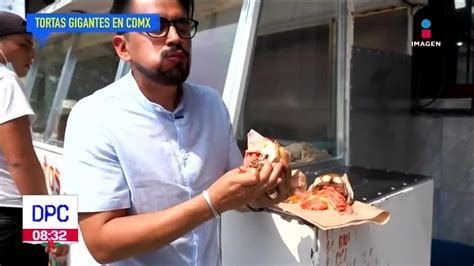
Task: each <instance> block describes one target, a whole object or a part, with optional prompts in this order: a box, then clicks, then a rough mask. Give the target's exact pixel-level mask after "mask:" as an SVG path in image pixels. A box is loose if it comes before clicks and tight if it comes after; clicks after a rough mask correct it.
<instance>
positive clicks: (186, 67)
mask: <svg viewBox="0 0 474 266" xmlns="http://www.w3.org/2000/svg"><path fill="white" fill-rule="evenodd" d="M177 50H181V51H182V52H183V53H184V54H185V56H186V63H184V62H178V63H176V64H175V65H174V67H173V68H171V69H169V70H165V69H164V66H163V64H162V63H160V64H159V65H158V66H157V67H156V68H146V67H145V66H143V65H140V64H139V63H134V65H135V68H136V69H137V71H138V72H140V74H142V75H143V76H145V77H147V78H148V79H150V80H152V81H154V82H156V83H158V84H161V85H165V86H178V85H181V84H182V83H183V82H184V81H186V79H187V78H188V76H189V72H190V63H189V62H190V61H189V53H188V52H186V50H184V49H183V47H182V46H180V45H173V46H171V48H170V49H169V50H167V51H163V52H162V53H161V62H163V61H165V60H166V58H168V57H169V54H170V53H171V52H174V51H177Z"/></svg>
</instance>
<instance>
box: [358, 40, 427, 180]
mask: <svg viewBox="0 0 474 266" xmlns="http://www.w3.org/2000/svg"><path fill="white" fill-rule="evenodd" d="M352 57H353V58H352V67H351V69H352V72H351V77H352V78H351V84H352V87H351V118H350V120H351V127H350V139H351V140H350V143H351V145H350V154H351V155H350V158H351V159H350V162H349V164H350V165H362V166H366V167H370V168H378V169H391V170H398V171H402V172H405V171H408V169H409V165H410V164H411V162H412V160H415V159H416V156H417V154H416V153H415V152H413V150H414V149H413V148H414V147H413V145H417V144H416V141H413V140H412V136H413V134H414V132H416V131H417V130H422V131H423V128H421V127H417V126H416V125H415V124H413V121H412V117H411V114H410V104H411V97H410V95H411V89H410V85H411V58H410V57H409V56H407V55H401V54H394V53H387V52H383V51H379V50H374V49H367V48H362V47H354V50H353V54H352ZM420 137H421V136H420ZM418 141H421V139H418Z"/></svg>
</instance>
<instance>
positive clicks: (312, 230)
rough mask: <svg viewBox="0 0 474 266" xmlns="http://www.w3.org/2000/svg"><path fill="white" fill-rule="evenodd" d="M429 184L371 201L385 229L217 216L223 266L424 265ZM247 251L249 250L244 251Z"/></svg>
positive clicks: (276, 216)
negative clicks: (385, 218) (384, 215)
mask: <svg viewBox="0 0 474 266" xmlns="http://www.w3.org/2000/svg"><path fill="white" fill-rule="evenodd" d="M432 203H433V182H432V181H431V180H426V181H425V182H421V183H419V184H417V185H414V186H412V187H411V189H410V190H405V191H403V193H399V194H394V195H391V196H388V197H386V198H383V199H380V200H378V201H375V202H373V204H374V205H375V206H377V207H380V208H382V209H385V210H387V211H389V212H390V213H391V219H390V221H389V222H388V223H387V224H385V225H374V224H363V225H358V226H350V227H345V228H342V229H334V230H327V231H323V230H320V229H318V228H317V227H315V226H313V225H310V224H307V223H304V222H301V221H300V220H298V219H292V217H290V216H286V215H280V214H275V213H268V212H262V213H238V212H228V213H225V214H224V215H223V235H222V239H223V243H224V245H223V246H222V249H223V250H222V251H223V265H297V264H298V265H327V266H329V265H429V264H430V250H431V248H430V245H431V219H432ZM250 247H251V248H250Z"/></svg>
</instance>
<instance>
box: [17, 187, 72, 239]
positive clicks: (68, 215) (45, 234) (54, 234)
mask: <svg viewBox="0 0 474 266" xmlns="http://www.w3.org/2000/svg"><path fill="white" fill-rule="evenodd" d="M77 241H78V215H77V196H75V195H50V196H23V242H26V243H31V244H41V245H43V246H48V247H49V248H53V247H56V246H60V245H64V244H67V245H70V244H72V243H76V242H77Z"/></svg>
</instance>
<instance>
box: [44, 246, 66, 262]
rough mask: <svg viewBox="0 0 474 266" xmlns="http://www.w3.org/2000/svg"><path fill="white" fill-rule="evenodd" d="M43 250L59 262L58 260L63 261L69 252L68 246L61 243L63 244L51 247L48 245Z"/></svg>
mask: <svg viewBox="0 0 474 266" xmlns="http://www.w3.org/2000/svg"><path fill="white" fill-rule="evenodd" d="M45 251H46V252H49V253H50V254H52V255H53V257H54V258H55V259H56V260H57V261H58V262H59V261H63V260H65V259H67V257H66V256H67V255H68V254H69V246H68V245H63V246H59V247H55V248H52V249H49V248H48V247H46V249H45Z"/></svg>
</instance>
